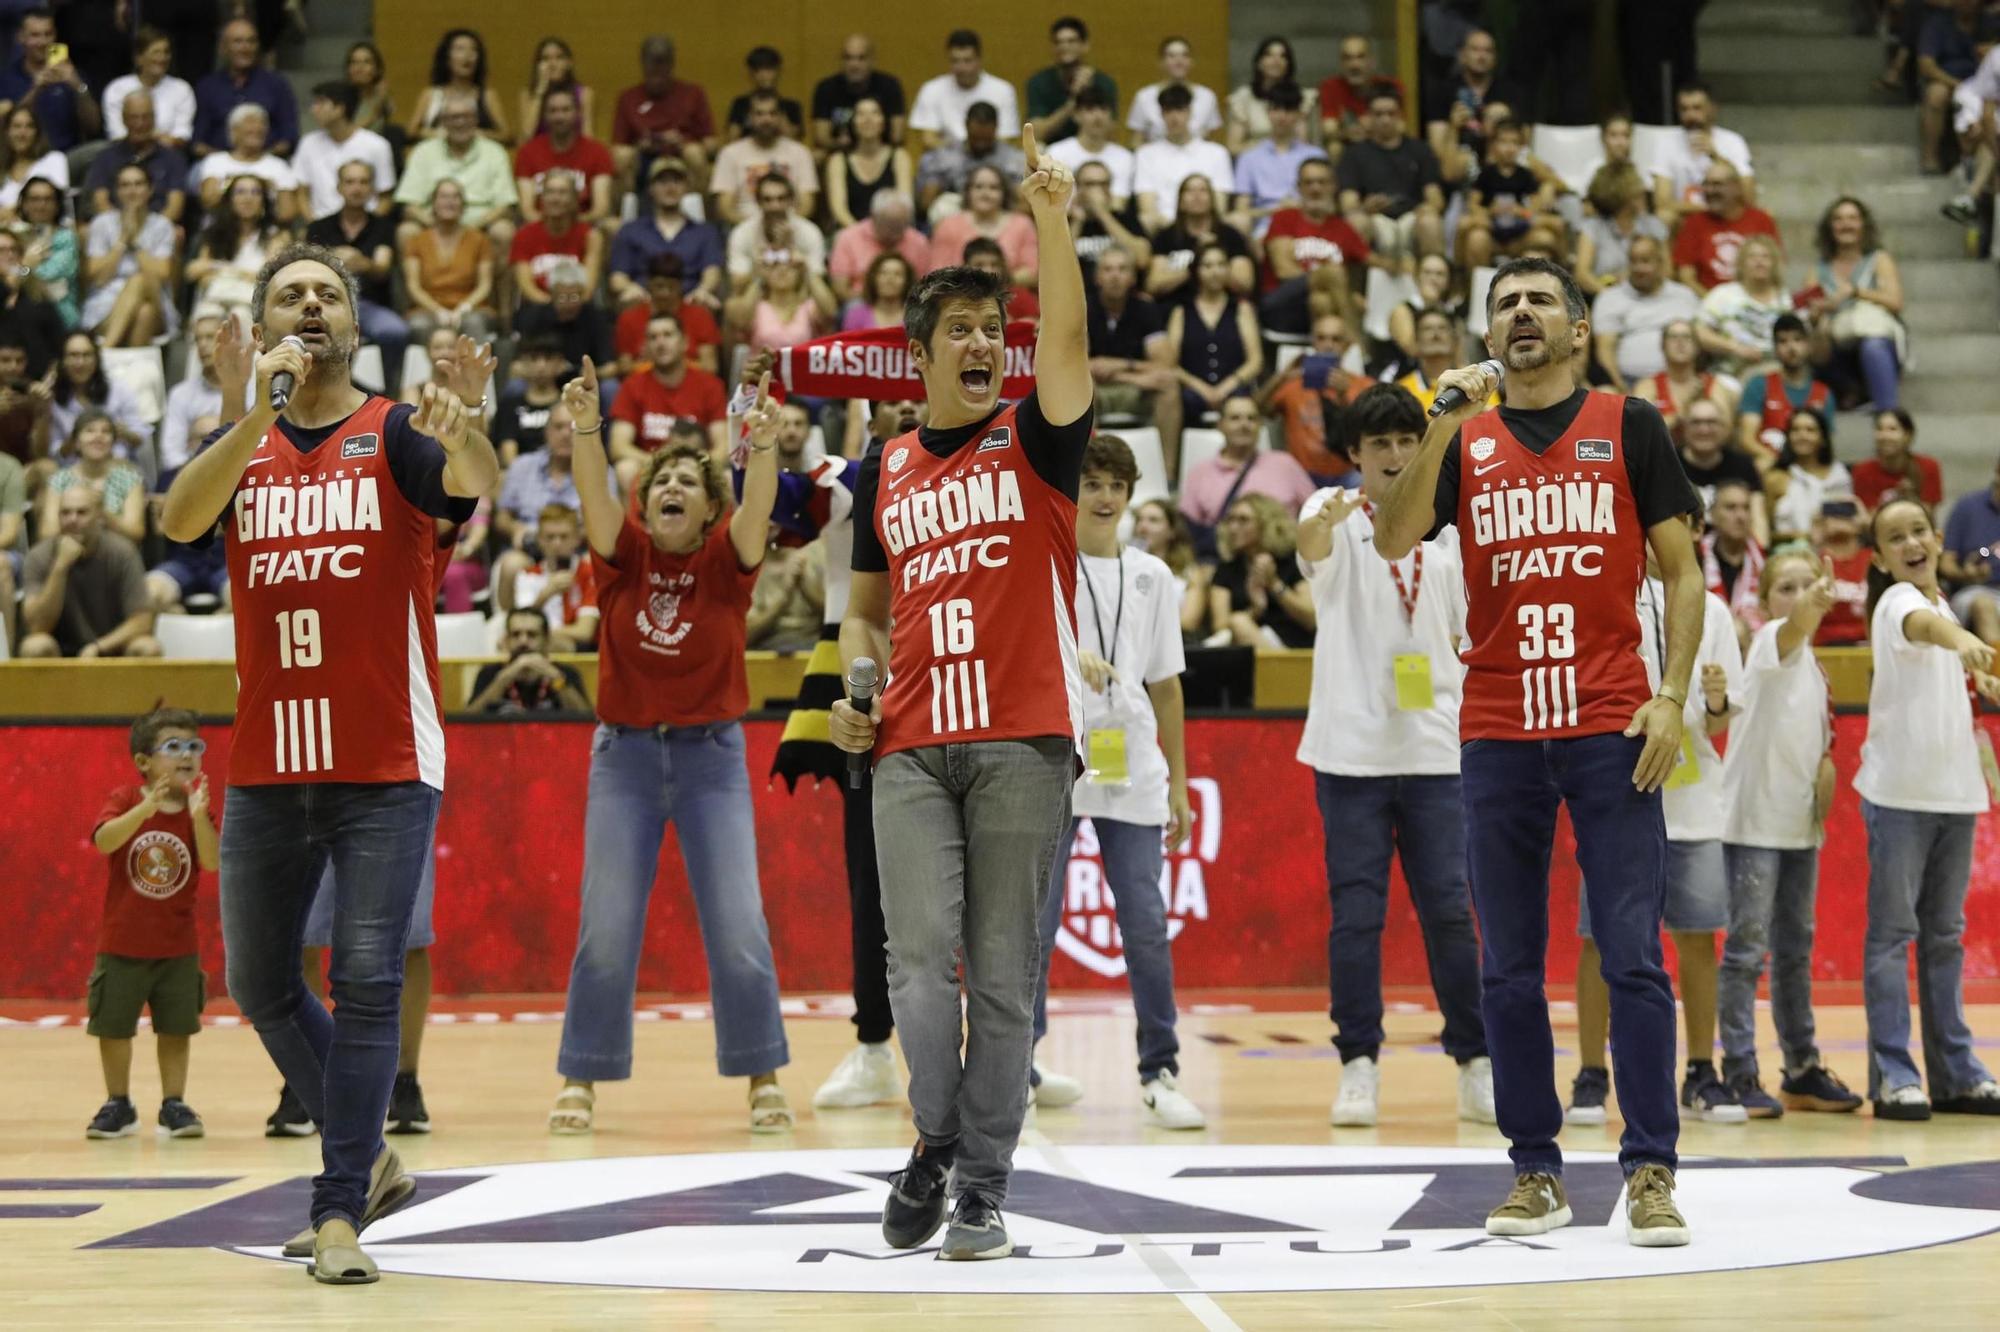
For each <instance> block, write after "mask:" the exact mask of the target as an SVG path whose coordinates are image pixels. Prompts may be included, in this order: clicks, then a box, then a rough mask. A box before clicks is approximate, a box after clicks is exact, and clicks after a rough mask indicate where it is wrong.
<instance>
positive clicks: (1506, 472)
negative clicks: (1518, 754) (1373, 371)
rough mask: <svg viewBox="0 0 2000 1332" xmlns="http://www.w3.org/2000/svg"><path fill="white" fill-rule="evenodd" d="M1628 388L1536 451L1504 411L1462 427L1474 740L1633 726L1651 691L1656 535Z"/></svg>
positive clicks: (1594, 401) (1463, 715)
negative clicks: (1651, 562)
mask: <svg viewBox="0 0 2000 1332" xmlns="http://www.w3.org/2000/svg"><path fill="white" fill-rule="evenodd" d="M1624 404H1625V400H1624V399H1623V398H1622V397H1618V396H1616V395H1613V394H1605V393H1592V394H1590V395H1588V397H1587V398H1586V400H1585V402H1584V404H1583V406H1582V408H1581V409H1580V410H1579V411H1578V412H1577V415H1576V419H1575V420H1574V421H1573V422H1571V424H1570V427H1569V429H1568V430H1567V431H1565V432H1564V433H1563V435H1562V437H1561V438H1560V439H1558V440H1557V441H1556V442H1555V443H1554V444H1553V445H1551V446H1550V448H1549V449H1548V451H1547V452H1545V453H1543V454H1541V455H1540V456H1537V455H1536V454H1535V453H1534V452H1533V451H1532V450H1531V449H1529V448H1528V447H1526V446H1525V445H1524V444H1522V443H1521V442H1520V441H1519V440H1517V439H1516V438H1514V436H1513V435H1512V434H1511V433H1509V431H1508V429H1507V427H1506V425H1505V424H1504V422H1503V421H1502V419H1501V415H1500V412H1499V411H1498V410H1491V411H1486V412H1482V413H1480V414H1479V415H1478V416H1475V417H1473V418H1472V419H1471V420H1469V421H1467V422H1466V423H1465V425H1464V427H1463V428H1462V429H1461V431H1460V432H1459V440H1460V444H1461V447H1460V449H1459V469H1460V471H1459V500H1458V506H1459V507H1458V531H1459V538H1460V543H1461V548H1462V550H1463V552H1464V558H1465V584H1466V593H1467V610H1466V633H1467V636H1468V637H1469V638H1470V640H1471V647H1470V649H1469V650H1468V651H1467V652H1466V654H1465V664H1466V676H1465V701H1464V706H1463V708H1462V709H1461V711H1460V716H1459V734H1460V736H1461V737H1462V738H1463V739H1466V740H1480V739H1494V740H1521V739H1534V740H1541V739H1555V738H1559V737H1564V736H1578V735H1601V734H1604V733H1606V732H1611V731H1621V730H1623V729H1624V728H1625V726H1626V724H1627V723H1628V722H1629V721H1630V720H1631V718H1632V714H1633V713H1634V712H1635V711H1637V710H1638V708H1639V707H1640V706H1641V705H1643V704H1644V703H1645V702H1646V700H1647V698H1649V697H1650V696H1651V693H1652V690H1651V689H1650V688H1649V687H1648V686H1647V683H1646V668H1645V665H1644V663H1643V662H1642V661H1641V660H1640V657H1639V621H1638V617H1637V615H1636V614H1635V613H1634V611H1633V609H1632V602H1633V598H1634V597H1635V596H1636V595H1637V592H1638V587H1639V580H1640V579H1641V578H1642V577H1644V576H1645V563H1646V534H1645V529H1644V527H1643V526H1642V524H1641V523H1640V521H1639V511H1638V506H1637V504H1636V502H1635V501H1634V499H1633V494H1632V482H1631V478H1630V475H1629V473H1628V472H1627V470H1626V460H1625V448H1624V439H1623V436H1624V429H1623V418H1624Z"/></svg>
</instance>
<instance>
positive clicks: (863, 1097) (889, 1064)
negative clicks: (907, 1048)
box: [813, 1041, 904, 1110]
mask: <svg viewBox="0 0 2000 1332" xmlns="http://www.w3.org/2000/svg"><path fill="white" fill-rule="evenodd" d="M903 1098H904V1088H903V1075H902V1073H901V1072H900V1071H898V1070H897V1068H896V1055H895V1052H894V1051H893V1050H891V1049H890V1048H889V1043H888V1042H887V1041H884V1042H882V1043H881V1044H879V1045H869V1044H866V1043H864V1044H861V1045H857V1046H855V1047H854V1048H853V1049H852V1050H849V1051H848V1052H847V1058H845V1059H843V1060H841V1061H840V1064H839V1066H838V1067H837V1068H835V1069H834V1070H833V1072H832V1073H831V1074H829V1075H828V1077H827V1080H826V1081H825V1082H822V1083H821V1084H820V1085H819V1090H818V1091H816V1092H814V1093H813V1109H815V1110H859V1109H861V1108H862V1107H863V1106H870V1105H890V1104H896V1103H899V1102H901V1101H902V1100H903Z"/></svg>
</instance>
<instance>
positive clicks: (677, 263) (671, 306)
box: [611, 251, 722, 379]
mask: <svg viewBox="0 0 2000 1332" xmlns="http://www.w3.org/2000/svg"><path fill="white" fill-rule="evenodd" d="M686 280H687V265H686V264H685V263H684V262H682V260H681V257H680V256H679V255H677V254H674V253H673V252H672V251H667V252H665V253H661V254H656V255H654V256H653V257H652V259H651V261H649V262H648V263H647V265H646V299H645V300H644V301H642V302H640V303H638V304H636V305H628V306H626V307H625V309H624V312H623V313H621V314H620V315H619V316H618V324H617V326H616V327H615V328H614V329H613V330H612V333H611V345H612V346H613V347H614V348H616V349H617V352H618V377H619V378H620V379H624V378H626V377H627V376H628V375H630V374H631V373H632V372H633V371H634V370H636V369H637V368H638V366H639V363H640V362H641V361H643V360H645V359H646V325H647V324H650V323H652V322H653V320H654V319H656V318H658V317H659V316H660V315H666V316H667V317H668V318H670V319H672V320H674V322H676V323H678V324H679V325H680V326H681V335H682V336H683V337H685V338H686V339H687V354H688V356H689V357H690V358H691V359H692V360H693V361H694V363H695V364H696V365H698V366H700V367H701V368H702V369H704V370H706V371H708V372H709V373H710V374H714V373H715V371H716V364H717V362H716V349H717V348H718V347H720V346H721V345H722V330H721V329H719V328H717V327H716V326H715V316H714V315H712V314H710V313H709V312H708V309H707V307H705V306H700V305H696V304H695V303H694V302H692V301H689V300H687V299H685V297H686V293H687V282H686Z"/></svg>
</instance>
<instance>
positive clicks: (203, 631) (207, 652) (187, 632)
mask: <svg viewBox="0 0 2000 1332" xmlns="http://www.w3.org/2000/svg"><path fill="white" fill-rule="evenodd" d="M153 637H155V638H157V639H159V640H160V655H161V656H163V657H174V658H178V659H180V660H183V661H234V660H236V617H235V616H233V615H178V614H174V613H172V612H168V613H166V614H163V615H158V616H155V617H154V619H153Z"/></svg>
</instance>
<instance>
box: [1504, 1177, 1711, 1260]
mask: <svg viewBox="0 0 2000 1332" xmlns="http://www.w3.org/2000/svg"><path fill="white" fill-rule="evenodd" d="M1488 1228H1489V1229H1490V1228H1491V1226H1490V1224H1489V1227H1488ZM1688 1238H1689V1236H1688V1223H1687V1218H1685V1217H1683V1216H1682V1215H1681V1209H1680V1208H1678V1207H1676V1206H1674V1172H1673V1171H1671V1170H1669V1169H1667V1168H1666V1167H1665V1166H1663V1165H1660V1164H1658V1163H1654V1164H1651V1165H1642V1166H1640V1167H1639V1168H1638V1169H1637V1170H1635V1171H1633V1172H1632V1174H1631V1177H1630V1178H1628V1179H1627V1180H1626V1181H1625V1242H1626V1243H1628V1244H1636V1245H1638V1246H1639V1247H1640V1248H1642V1249H1672V1248H1678V1247H1679V1246H1681V1245H1683V1244H1686V1243H1687V1242H1688Z"/></svg>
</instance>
